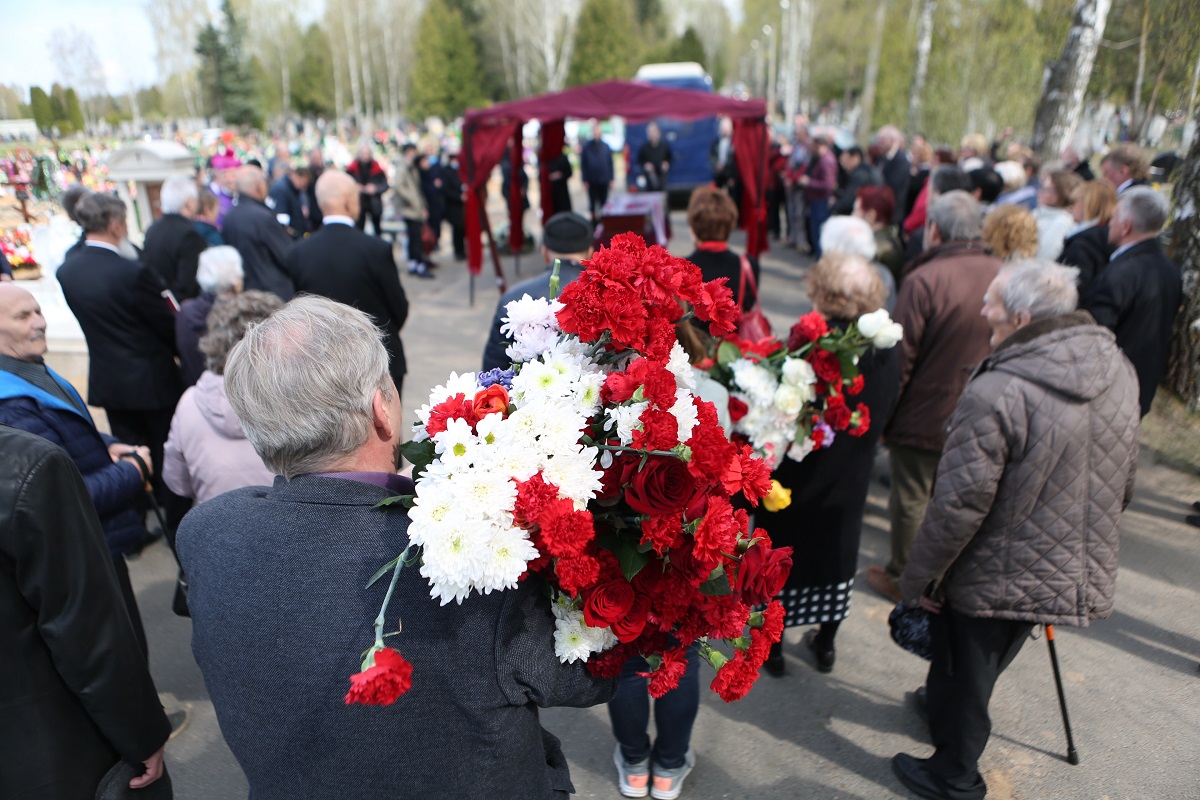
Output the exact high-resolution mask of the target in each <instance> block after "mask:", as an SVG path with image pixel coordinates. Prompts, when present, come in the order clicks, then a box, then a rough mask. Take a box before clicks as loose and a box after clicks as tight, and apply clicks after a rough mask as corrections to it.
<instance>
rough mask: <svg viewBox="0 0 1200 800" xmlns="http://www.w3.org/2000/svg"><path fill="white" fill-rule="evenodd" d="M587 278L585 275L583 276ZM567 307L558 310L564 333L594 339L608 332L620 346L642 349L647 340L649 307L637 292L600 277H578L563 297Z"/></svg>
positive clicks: (586, 339) (561, 296)
mask: <svg viewBox="0 0 1200 800" xmlns="http://www.w3.org/2000/svg"><path fill="white" fill-rule="evenodd" d="M581 277H583V276H581ZM558 299H559V301H560V302H562V303H564V304H565V307H564V308H562V309H561V310H560V311H559V312H558V315H557V316H558V324H559V326H560V327H561V328H562V329H563V332H564V333H573V334H575V335H576V336H578V337H579V338H580V339H581V340H582V341H585V342H594V341H596V340H597V339H599V338H600V337H601V336H602V335H603V334H604V333H605V332H608V333H610V334H611V337H612V341H613V342H614V343H616V344H618V345H621V346H624V347H628V348H633V349H638V348H640V347H642V346H644V344H645V339H646V316H647V314H646V309H645V306H643V305H642V303H641V301H640V299H639V298H638V296H637V293H636V292H634V291H633V290H632V289H628V288H626V287H624V286H620V285H611V284H609V283H608V282H605V283H604V285H601V282H600V281H596V280H588V281H584V280H575V281H572V282H571V283H569V284H567V287H566V288H565V289H563V291H562V294H561V295H560V296H559V298H558Z"/></svg>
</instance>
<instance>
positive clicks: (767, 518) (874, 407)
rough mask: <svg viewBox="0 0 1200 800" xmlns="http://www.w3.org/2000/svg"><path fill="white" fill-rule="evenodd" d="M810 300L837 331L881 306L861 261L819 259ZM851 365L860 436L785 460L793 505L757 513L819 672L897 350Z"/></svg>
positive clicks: (838, 615) (829, 654)
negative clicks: (778, 555) (784, 551)
mask: <svg viewBox="0 0 1200 800" xmlns="http://www.w3.org/2000/svg"><path fill="white" fill-rule="evenodd" d="M808 293H809V296H810V297H811V298H812V302H813V307H814V308H815V309H816V310H817V311H818V312H820V313H821V314H822V315H823V316H824V317H825V318H826V319H827V320H828V321H829V324H830V326H832V327H836V328H845V327H846V326H847V325H849V324H850V323H851V322H853V321H854V320H856V319H858V317H860V316H861V315H863V314H866V313H869V312H871V311H876V310H878V309H879V308H880V307H881V306H882V304H883V284H882V283H880V281H879V274H878V272H877V271H876V270H874V269H872V268H871V265H870V263H868V262H867V260H866V259H865V258H862V257H861V256H851V255H843V254H839V253H829V254H827V255H825V256H824V257H823V258H822V259H821V260H820V261H819V262H818V263H817V265H816V266H815V267H813V268H812V269H811V270H810V271H809V273H808ZM858 366H859V369H860V370H861V371H862V376H863V380H864V388H863V390H862V392H861V393H860V394H858V395H857V396H854V397H850V398H847V401H848V402H849V403H851V404H852V405H854V406H857V405H858V404H859V403H862V404H864V405H865V406H866V407H867V409H869V412H870V418H871V423H870V429H869V430H868V432H867V433H866V435H864V436H861V437H854V436H848V435H842V434H839V435H838V436H836V437H835V438H834V440H833V444H831V445H830V446H829V447H828V448H824V449H818V450H816V451H815V452H813V453H811V454H809V455H808V456H807V457H806V458H805V459H804V460H803V461H792V460H791V459H785V460H784V461H783V462H782V463H780V465H779V467H778V468H777V469H776V470H775V475H774V477H775V479H776V480H778V481H779V482H780V483H781V484H783V485H784V486H785V487H788V488H790V489H791V490H792V504H791V505H790V506H788V507H787V508H785V509H784V510H782V511H777V512H770V511H767V510H765V509H760V510H759V511H758V512H757V514H756V519H757V523H756V524H757V525H758V526H759V527H761V528H762V529H763V530H765V531H768V532H769V533H770V534H771V540H772V541H773V542H774V544H775V546H777V547H784V546H790V547H792V548H794V550H795V552H794V556H793V557H794V566H793V567H792V572H791V575H790V576H789V577H788V580H787V583H786V584H785V585H784V588H783V590H782V591H781V592H780V595H779V599H780V600H781V601H782V602H783V605H784V608H785V609H786V611H787V616H786V618H785V623H786V625H787V626H788V627H795V626H798V625H814V624H816V625H819V626H820V627H819V628H818V629H817V630H816V631H815V632H810V634H808V635H806V637H805V644H806V645H807V646H808V648H809V649H810V650H811V651H812V653H813V655H814V657H815V659H816V665H817V669H818V670H819V671H820V672H829V671H831V670H832V669H833V663H834V657H835V655H836V650H835V648H834V636H835V635H836V634H837V629H838V625H840V624H841V621H842V620H843V619H845V617H846V614H847V613H848V612H849V610H850V595H851V589H852V588H853V586H854V576H855V573H856V572H857V571H858V544H859V537H860V535H861V534H862V519H863V509H864V508H865V506H866V502H867V486H868V483H869V481H870V478H871V465H872V463H873V462H874V460H875V446H876V444H877V443H878V442H879V436H880V434H881V433H882V432H883V426H884V424H885V423H886V422H887V420H888V417H889V416H891V413H892V408H893V406H895V404H896V395H897V393H898V391H899V387H900V364H899V361H898V360H897V358H896V351H895V350H894V349H891V350H870V351H868V352H867V353H866V354H865V355H864V356H863V357H862V359H861V360H860V361H859V365H858ZM766 667H767V671H768V672H769V673H770V674H772V675H776V676H779V675H782V674H783V673H784V671H785V667H784V659H783V646H782V642H781V643H780V644H778V645H776V646H775V647H773V648H772V649H771V656H770V658H769V659H768V660H767V663H766Z"/></svg>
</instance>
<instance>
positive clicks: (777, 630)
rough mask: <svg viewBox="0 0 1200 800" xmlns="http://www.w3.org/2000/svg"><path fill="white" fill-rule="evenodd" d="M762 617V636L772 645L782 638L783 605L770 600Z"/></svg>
mask: <svg viewBox="0 0 1200 800" xmlns="http://www.w3.org/2000/svg"><path fill="white" fill-rule="evenodd" d="M789 549H790V548H789ZM762 615H763V626H762V632H763V635H764V636H766V637H767V639H769V640H770V641H771V643H772V644H774V643H775V642H778V641H779V640H780V639H781V638H783V618H784V610H783V603H781V602H779V601H778V600H772V601H771V603H770V604H769V605H768V606H767V607H766V608H765V609H763V612H762Z"/></svg>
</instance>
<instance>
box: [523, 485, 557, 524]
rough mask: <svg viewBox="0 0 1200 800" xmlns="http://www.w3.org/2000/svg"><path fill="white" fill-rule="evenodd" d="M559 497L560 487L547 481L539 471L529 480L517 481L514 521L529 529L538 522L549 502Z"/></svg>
mask: <svg viewBox="0 0 1200 800" xmlns="http://www.w3.org/2000/svg"><path fill="white" fill-rule="evenodd" d="M556 499H558V487H557V486H555V485H554V484H553V483H547V482H546V479H545V478H543V477H542V473H541V472H538V473H537V474H536V475H534V476H533V477H532V478H530V479H529V480H527V481H518V483H517V501H516V503H515V504H514V506H513V523H514V524H515V525H516V526H517V527H519V528H524V529H525V530H529V529H530V528H532V527H533V526H534V525H536V524H537V520H538V517H540V516H541V515H542V512H543V511H544V510H545V508H546V506H547V504H549V503H551V502H553V501H554V500H556Z"/></svg>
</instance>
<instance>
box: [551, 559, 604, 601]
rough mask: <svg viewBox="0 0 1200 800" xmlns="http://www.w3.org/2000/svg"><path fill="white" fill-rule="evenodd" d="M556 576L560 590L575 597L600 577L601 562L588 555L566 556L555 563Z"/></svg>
mask: <svg viewBox="0 0 1200 800" xmlns="http://www.w3.org/2000/svg"><path fill="white" fill-rule="evenodd" d="M554 574H555V575H557V576H558V586H559V588H560V589H562V590H563V591H564V592H566V593H567V594H569V595H571V596H572V597H574V596H575V595H577V594H579V592H580V590H582V589H586V588H587V587H589V586H591V585H592V584H594V583H595V582H596V579H597V578H599V577H600V562H599V561H597V560H596V559H595V558H593V557H592V556H590V555H588V554H586V553H584V554H583V555H581V556H566V557H564V558H560V559H559V560H558V561H557V562H555V564H554Z"/></svg>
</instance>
